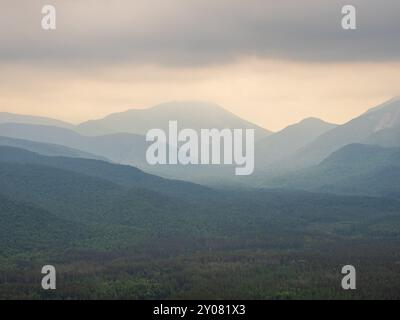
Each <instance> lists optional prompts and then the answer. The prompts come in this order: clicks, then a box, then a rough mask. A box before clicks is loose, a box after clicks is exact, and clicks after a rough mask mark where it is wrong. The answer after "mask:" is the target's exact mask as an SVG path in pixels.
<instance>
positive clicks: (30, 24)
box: [0, 0, 400, 66]
mask: <svg viewBox="0 0 400 320" xmlns="http://www.w3.org/2000/svg"><path fill="white" fill-rule="evenodd" d="M50 2H51V4H53V5H55V6H56V8H57V15H58V21H57V22H58V23H57V30H56V31H53V32H46V31H43V30H42V29H41V27H40V20H41V7H42V5H44V4H48V3H49V1H41V0H29V1H26V0H0V43H1V46H0V60H2V61H3V62H7V61H27V62H32V61H34V62H35V61H38V62H40V61H47V62H49V61H50V62H52V61H53V62H55V63H58V62H60V63H65V62H78V63H83V64H89V63H92V62H96V63H102V64H109V63H115V62H116V63H119V62H129V63H157V64H164V65H185V66H188V65H191V66H195V65H204V64H220V63H225V62H229V61H232V60H234V59H238V58H242V57H243V56H257V57H261V58H276V59H290V60H301V61H312V62H314V61H316V62H320V61H321V62H331V61H399V60H400V41H399V34H400V1H398V0H380V1H378V0H345V1H342V0H329V1H322V0H281V1H272V0H246V1H243V0H196V1H195V0H168V1H161V0H146V1H141V0H140V1H132V0H113V1H109V0H79V1H77V0H70V1H65V0H52V1H50ZM345 4H353V5H354V6H356V8H357V23H358V29H357V30H356V31H345V30H343V29H342V28H341V17H342V15H341V7H342V6H343V5H345Z"/></svg>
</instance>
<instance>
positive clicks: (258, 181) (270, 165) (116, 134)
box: [0, 97, 400, 186]
mask: <svg viewBox="0 0 400 320" xmlns="http://www.w3.org/2000/svg"><path fill="white" fill-rule="evenodd" d="M170 120H177V121H178V124H179V125H180V126H181V128H186V127H187V128H193V129H196V130H200V129H201V128H219V129H222V128H253V129H255V130H256V135H257V139H256V142H255V170H256V172H255V174H254V177H243V178H242V177H241V178H238V177H235V176H233V173H232V167H231V166H214V165H210V166H196V165H189V166H180V165H177V166H162V165H157V166H150V165H148V164H147V161H146V159H145V154H146V150H147V147H148V146H149V143H147V142H146V141H145V134H146V132H147V130H149V129H151V128H160V129H164V130H167V127H168V121H170ZM0 136H2V138H1V139H0V145H10V146H15V147H22V148H25V149H27V150H30V151H34V152H38V153H42V154H44V155H59V156H73V157H81V158H92V159H93V158H96V159H101V160H108V161H110V162H114V163H119V164H126V165H131V166H135V167H138V168H140V169H142V170H145V171H146V172H149V173H153V174H156V175H158V176H162V177H166V178H171V179H180V180H187V181H192V182H200V183H202V184H210V185H215V184H218V185H236V184H240V185H247V186H254V185H263V184H264V183H263V182H262V180H263V178H262V177H265V178H264V180H265V181H267V180H271V178H270V177H271V176H277V175H286V174H287V173H289V172H294V171H297V170H302V169H305V168H309V167H313V166H316V165H318V164H319V163H321V162H322V161H323V160H324V159H326V158H327V157H329V156H330V155H331V154H332V153H334V152H335V151H338V150H339V149H341V148H342V147H344V146H346V145H349V144H355V143H361V144H370V145H377V146H382V147H399V146H400V142H399V141H400V99H399V98H398V97H396V98H393V99H391V100H389V101H387V102H385V103H383V104H381V105H379V106H377V107H375V108H372V109H370V110H368V111H367V112H365V113H364V114H362V115H360V116H359V117H357V118H355V119H352V120H350V121H349V122H347V123H345V124H343V125H336V124H331V123H327V122H324V121H323V120H320V119H317V118H307V119H304V120H303V121H300V122H299V123H296V124H293V125H291V126H289V127H287V128H285V129H283V130H281V131H279V132H276V133H271V132H270V131H268V130H265V129H262V128H260V127H258V126H256V125H253V124H251V123H249V122H247V121H245V120H242V119H240V118H239V117H237V116H235V115H233V114H231V113H230V112H228V111H226V110H225V109H223V108H222V107H220V106H218V105H215V104H211V103H204V102H171V103H165V104H161V105H157V106H155V107H152V108H150V109H143V110H129V111H126V112H122V113H117V114H112V115H109V116H107V117H105V118H103V119H100V120H91V121H88V122H84V123H82V124H80V125H77V126H74V125H70V124H67V123H64V122H58V120H53V119H48V118H41V117H33V116H19V115H12V114H8V113H7V114H6V113H2V114H1V116H0ZM6 139H8V142H7V141H6ZM10 139H14V140H13V141H12V142H11V140H10ZM16 139H19V140H18V143H17V140H16ZM34 142H35V143H36V145H34ZM37 143H41V144H42V145H41V147H40V148H38V144H37ZM50 145H51V146H52V147H51V151H47V153H46V150H50V149H49V148H50ZM56 149H57V150H56ZM266 184H269V183H266Z"/></svg>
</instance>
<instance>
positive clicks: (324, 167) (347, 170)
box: [267, 144, 400, 199]
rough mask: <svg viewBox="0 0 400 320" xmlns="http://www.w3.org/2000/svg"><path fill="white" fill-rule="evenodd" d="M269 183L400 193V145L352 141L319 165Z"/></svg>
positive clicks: (332, 190) (362, 192) (317, 189)
mask: <svg viewBox="0 0 400 320" xmlns="http://www.w3.org/2000/svg"><path fill="white" fill-rule="evenodd" d="M267 185H268V186H269V187H275V188H286V189H302V190H309V191H315V192H329V193H339V194H353V195H356V194H357V195H370V196H382V197H392V198H395V199H398V198H399V197H400V148H383V147H380V146H376V145H365V144H350V145H346V146H344V147H343V148H341V149H339V150H338V151H335V152H334V153H333V154H331V155H330V156H329V157H328V158H326V159H325V160H324V161H322V162H321V163H320V164H319V165H317V166H314V167H310V168H307V169H303V170H300V171H298V172H295V173H293V174H288V175H283V176H281V177H278V178H276V179H271V180H270V181H268V182H267Z"/></svg>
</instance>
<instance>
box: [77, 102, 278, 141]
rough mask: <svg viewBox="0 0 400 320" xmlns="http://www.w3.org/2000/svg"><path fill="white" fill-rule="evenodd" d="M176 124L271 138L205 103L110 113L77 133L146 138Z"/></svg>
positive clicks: (253, 126)
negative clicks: (249, 132)
mask: <svg viewBox="0 0 400 320" xmlns="http://www.w3.org/2000/svg"><path fill="white" fill-rule="evenodd" d="M174 120H176V121H177V122H178V126H179V128H181V129H184V128H191V129H194V130H200V129H212V128H216V129H225V128H228V129H236V128H238V129H254V130H255V131H256V138H258V139H261V138H264V137H266V136H268V135H270V134H271V132H270V131H268V130H266V129H264V128H261V127H259V126H257V125H255V124H252V123H250V122H248V121H246V120H243V119H241V118H239V117H238V116H236V115H234V114H233V113H231V112H229V111H227V110H225V109H224V108H222V107H221V106H219V105H216V104H212V103H206V102H192V101H187V102H169V103H163V104H160V105H157V106H154V107H152V108H148V109H131V110H128V111H125V112H120V113H114V114H110V115H108V116H106V117H105V118H103V119H99V120H90V121H87V122H84V123H82V124H80V125H79V126H78V127H77V128H78V131H79V132H81V133H83V134H86V135H104V134H110V133H117V132H127V133H133V134H139V135H146V133H147V131H148V130H150V129H154V128H158V129H163V130H164V131H166V132H167V131H168V130H167V129H168V122H169V121H174Z"/></svg>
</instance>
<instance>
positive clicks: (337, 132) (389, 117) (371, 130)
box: [286, 97, 400, 168]
mask: <svg viewBox="0 0 400 320" xmlns="http://www.w3.org/2000/svg"><path fill="white" fill-rule="evenodd" d="M399 126H400V99H399V98H398V97H396V98H393V99H391V100H389V101H388V102H386V103H384V104H382V105H380V106H377V107H375V108H372V109H370V110H369V111H367V112H366V113H364V114H362V115H361V116H359V117H357V118H355V119H353V120H351V121H349V122H347V123H345V124H343V125H341V126H338V127H336V128H333V129H332V130H329V131H328V132H326V133H324V134H322V135H321V136H319V137H318V138H317V139H315V140H314V141H313V142H311V143H309V144H308V145H306V146H305V147H303V148H302V149H301V150H299V151H298V152H296V153H295V154H294V155H293V157H292V159H287V162H286V166H287V167H292V168H304V167H307V166H311V165H315V164H318V163H319V162H321V161H322V160H323V159H325V158H326V157H328V156H329V155H330V154H331V153H332V152H334V151H337V150H339V149H340V148H341V147H343V146H345V145H347V144H352V143H372V144H378V145H381V146H398V145H399V143H398V142H397V143H396V141H400V136H398V133H400V130H399V129H398V127H399ZM396 137H397V139H396ZM386 138H387V139H390V141H386Z"/></svg>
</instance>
